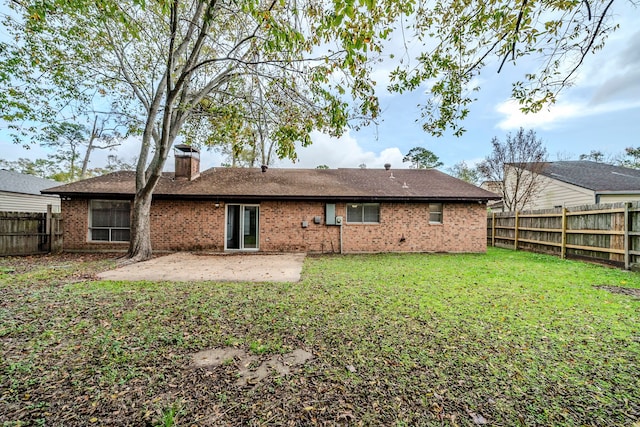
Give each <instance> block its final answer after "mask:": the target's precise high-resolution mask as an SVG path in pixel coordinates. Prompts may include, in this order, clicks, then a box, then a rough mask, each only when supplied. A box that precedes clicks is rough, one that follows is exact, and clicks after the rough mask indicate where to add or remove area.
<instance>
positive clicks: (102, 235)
mask: <svg viewBox="0 0 640 427" xmlns="http://www.w3.org/2000/svg"><path fill="white" fill-rule="evenodd" d="M130 233H131V202H129V201H128V200H91V201H90V202H89V240H90V241H92V242H128V241H129V238H130Z"/></svg>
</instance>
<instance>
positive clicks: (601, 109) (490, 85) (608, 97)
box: [0, 2, 640, 172]
mask: <svg viewBox="0 0 640 427" xmlns="http://www.w3.org/2000/svg"><path fill="white" fill-rule="evenodd" d="M614 7H618V9H616V10H614V14H615V15H614V16H615V19H616V21H617V22H618V23H619V24H620V28H619V29H618V30H617V31H616V32H614V33H613V34H612V35H610V36H609V39H608V40H607V42H606V45H605V47H604V48H603V49H602V50H601V51H599V52H597V53H596V55H589V56H588V57H587V60H586V61H585V62H584V64H583V65H582V67H581V68H580V70H579V73H578V77H577V79H576V81H575V84H574V85H573V86H572V87H570V88H567V89H565V90H564V91H563V92H561V93H560V96H559V98H558V100H557V103H556V104H554V105H552V106H550V107H549V108H545V109H543V110H542V111H541V112H539V113H537V114H528V115H525V114H522V113H521V112H520V111H519V107H518V105H517V104H516V103H515V102H514V101H512V100H510V92H511V83H512V82H513V81H515V80H517V79H518V78H520V77H521V76H522V75H523V73H525V72H531V71H535V70H532V69H531V68H527V67H529V66H531V63H527V61H523V63H521V64H519V66H518V67H517V68H514V67H510V66H506V67H505V69H503V70H502V71H501V72H500V73H498V72H497V69H498V64H497V63H496V64H490V65H488V66H487V67H486V68H485V69H484V70H483V72H482V74H481V75H480V77H479V78H478V81H477V83H478V84H479V85H480V88H481V89H480V92H479V93H477V98H478V100H477V101H476V102H475V103H473V104H472V105H471V107H470V110H471V112H470V114H469V116H468V118H467V119H466V120H465V121H464V123H463V125H464V128H465V129H466V132H465V134H464V135H463V136H461V137H455V136H452V135H446V134H445V135H444V136H442V137H439V138H436V137H433V136H431V135H429V134H427V133H426V132H424V131H423V130H422V123H421V122H420V121H419V118H420V110H419V108H418V107H417V105H418V104H421V103H424V102H425V101H426V95H425V93H424V92H425V88H422V89H421V90H417V91H415V92H413V93H407V94H389V93H387V92H386V91H384V90H381V91H380V92H379V93H378V95H379V98H380V105H381V107H382V114H381V118H380V119H381V120H380V121H379V123H378V124H377V125H371V126H369V127H366V128H363V129H360V130H353V129H351V130H348V131H347V132H346V133H345V134H344V135H343V136H342V137H341V138H339V139H336V138H331V137H329V136H327V135H323V134H320V133H314V134H313V135H312V141H313V144H312V145H311V146H309V147H306V148H299V149H298V151H297V152H298V160H297V162H296V163H292V162H291V161H290V160H278V161H276V162H275V164H274V165H272V166H271V167H296V168H315V167H316V166H318V165H328V166H329V167H330V168H357V167H359V165H361V164H366V166H367V168H381V167H383V165H384V164H385V163H390V164H391V165H392V168H407V167H409V164H408V163H403V162H402V158H403V157H404V155H405V154H406V153H407V152H408V151H409V150H410V149H411V148H413V147H416V146H421V147H425V148H426V149H428V150H431V151H432V152H434V153H435V154H436V155H437V156H438V157H439V158H440V161H442V162H443V163H444V166H443V167H441V168H440V169H441V170H443V171H445V172H447V170H448V168H450V167H452V166H453V165H455V164H456V163H459V162H461V161H464V162H466V163H467V164H468V165H475V164H476V163H477V162H479V161H481V160H482V159H483V158H484V157H486V156H488V155H489V154H490V152H491V140H492V139H493V138H494V137H497V138H498V139H499V140H501V141H504V140H505V137H506V135H507V133H515V132H516V131H517V130H518V129H519V128H520V127H523V128H524V129H525V130H529V129H533V130H534V131H535V132H536V135H537V136H538V138H540V139H541V140H542V142H543V145H544V146H545V147H546V149H547V152H548V155H549V160H551V161H553V160H568V159H577V158H578V156H579V155H580V154H587V153H589V152H591V151H593V150H596V151H601V152H604V153H605V154H606V155H609V156H615V155H620V154H622V153H623V151H624V149H625V148H626V147H638V146H640V25H638V24H639V23H640V9H638V8H634V7H633V6H631V5H630V4H629V2H622V3H620V2H619V3H618V4H616V3H614ZM382 66H384V62H383V65H382ZM387 73H388V70H387V69H384V68H379V69H376V70H375V73H374V74H375V76H377V77H378V85H377V86H378V87H381V88H384V87H386V79H387V77H386V76H387ZM1 135H2V134H1V133H0V158H4V159H6V160H16V159H18V158H20V157H29V158H32V159H35V158H38V157H41V158H44V157H46V155H47V153H46V151H45V150H44V149H43V148H40V147H38V146H33V147H32V148H31V149H29V150H25V149H23V148H22V146H20V145H15V144H13V143H11V142H10V141H9V138H2V136H1ZM138 151H139V143H138V141H137V140H128V141H126V142H125V143H124V144H123V145H122V146H121V147H120V148H119V149H118V151H117V152H115V153H114V152H112V153H107V152H99V151H98V152H96V154H95V157H94V158H93V160H92V165H91V166H92V167H99V166H102V165H103V164H104V163H106V156H107V155H108V154H117V155H118V156H119V157H120V158H122V159H124V160H127V161H131V160H132V159H134V158H135V157H136V155H137V153H138ZM224 161H225V160H224V159H223V158H222V157H221V156H220V154H219V153H217V152H215V151H213V150H207V149H203V151H202V153H201V169H202V170H204V169H207V168H210V167H217V166H220V165H221V163H222V162H224ZM165 170H167V171H170V170H173V159H172V158H170V159H168V161H167V165H166V167H165Z"/></svg>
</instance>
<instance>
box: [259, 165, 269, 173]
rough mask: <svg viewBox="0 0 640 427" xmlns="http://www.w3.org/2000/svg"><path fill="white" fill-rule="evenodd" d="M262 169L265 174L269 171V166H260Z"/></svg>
mask: <svg viewBox="0 0 640 427" xmlns="http://www.w3.org/2000/svg"><path fill="white" fill-rule="evenodd" d="M260 168H261V169H262V173H265V172H266V171H267V169H269V166H267V165H262V166H260Z"/></svg>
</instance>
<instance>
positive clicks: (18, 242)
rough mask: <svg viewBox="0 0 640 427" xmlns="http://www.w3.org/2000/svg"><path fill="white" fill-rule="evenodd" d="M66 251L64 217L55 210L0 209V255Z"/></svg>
mask: <svg viewBox="0 0 640 427" xmlns="http://www.w3.org/2000/svg"><path fill="white" fill-rule="evenodd" d="M61 250H62V217H61V215H60V214H59V213H52V212H51V206H49V209H48V212H47V213H38V212H0V256H10V255H36V254H44V253H49V252H59V251H61Z"/></svg>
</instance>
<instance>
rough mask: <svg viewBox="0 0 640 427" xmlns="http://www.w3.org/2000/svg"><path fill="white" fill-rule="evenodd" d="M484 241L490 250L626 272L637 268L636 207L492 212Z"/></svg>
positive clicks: (639, 207) (639, 219)
mask: <svg viewBox="0 0 640 427" xmlns="http://www.w3.org/2000/svg"><path fill="white" fill-rule="evenodd" d="M487 239H488V242H487V243H488V244H489V245H491V246H497V247H503V248H513V249H516V250H519V249H520V250H525V251H531V252H541V253H548V254H554V255H557V256H560V257H561V258H583V259H585V258H586V259H589V260H593V261H597V262H603V263H607V264H615V265H619V266H624V267H625V268H626V269H629V268H631V266H632V265H633V264H637V263H640V202H633V203H616V204H610V205H588V206H577V207H572V208H556V209H544V210H536V211H523V212H491V213H489V217H488V218H487Z"/></svg>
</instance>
